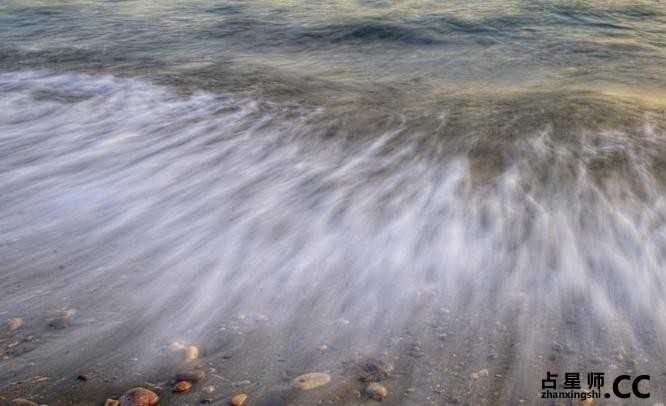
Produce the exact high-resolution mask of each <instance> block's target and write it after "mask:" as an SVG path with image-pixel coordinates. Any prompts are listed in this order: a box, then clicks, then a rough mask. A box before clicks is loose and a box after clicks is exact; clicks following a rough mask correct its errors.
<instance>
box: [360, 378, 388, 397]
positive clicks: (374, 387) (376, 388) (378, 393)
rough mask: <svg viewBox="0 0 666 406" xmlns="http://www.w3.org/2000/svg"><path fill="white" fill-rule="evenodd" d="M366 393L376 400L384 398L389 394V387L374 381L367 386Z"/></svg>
mask: <svg viewBox="0 0 666 406" xmlns="http://www.w3.org/2000/svg"><path fill="white" fill-rule="evenodd" d="M365 393H366V394H367V395H368V396H369V397H370V398H371V399H374V400H379V401H381V400H384V398H385V397H386V396H388V389H386V387H384V385H381V384H379V383H376V382H373V383H371V384H370V385H368V386H366V387H365Z"/></svg>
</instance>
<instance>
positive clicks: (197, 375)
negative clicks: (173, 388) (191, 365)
mask: <svg viewBox="0 0 666 406" xmlns="http://www.w3.org/2000/svg"><path fill="white" fill-rule="evenodd" d="M205 377H206V373H205V372H204V371H203V370H201V369H193V370H191V371H180V372H178V373H177V374H176V376H175V379H174V380H175V381H189V382H192V383H197V382H199V381H200V380H202V379H204V378H205Z"/></svg>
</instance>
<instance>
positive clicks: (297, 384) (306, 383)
mask: <svg viewBox="0 0 666 406" xmlns="http://www.w3.org/2000/svg"><path fill="white" fill-rule="evenodd" d="M329 382H331V376H330V375H329V374H326V373H323V372H310V373H308V374H304V375H300V376H297V377H296V378H294V379H292V381H291V386H293V387H294V388H296V389H300V390H310V389H314V388H318V387H320V386H322V385H326V384H327V383H329Z"/></svg>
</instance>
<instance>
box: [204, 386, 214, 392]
mask: <svg viewBox="0 0 666 406" xmlns="http://www.w3.org/2000/svg"><path fill="white" fill-rule="evenodd" d="M203 391H204V392H206V393H213V392H215V387H214V386H213V385H208V386H205V387H204V388H203Z"/></svg>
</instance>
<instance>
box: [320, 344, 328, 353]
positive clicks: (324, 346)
mask: <svg viewBox="0 0 666 406" xmlns="http://www.w3.org/2000/svg"><path fill="white" fill-rule="evenodd" d="M326 351H328V345H326V344H322V345H320V346H319V352H326Z"/></svg>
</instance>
